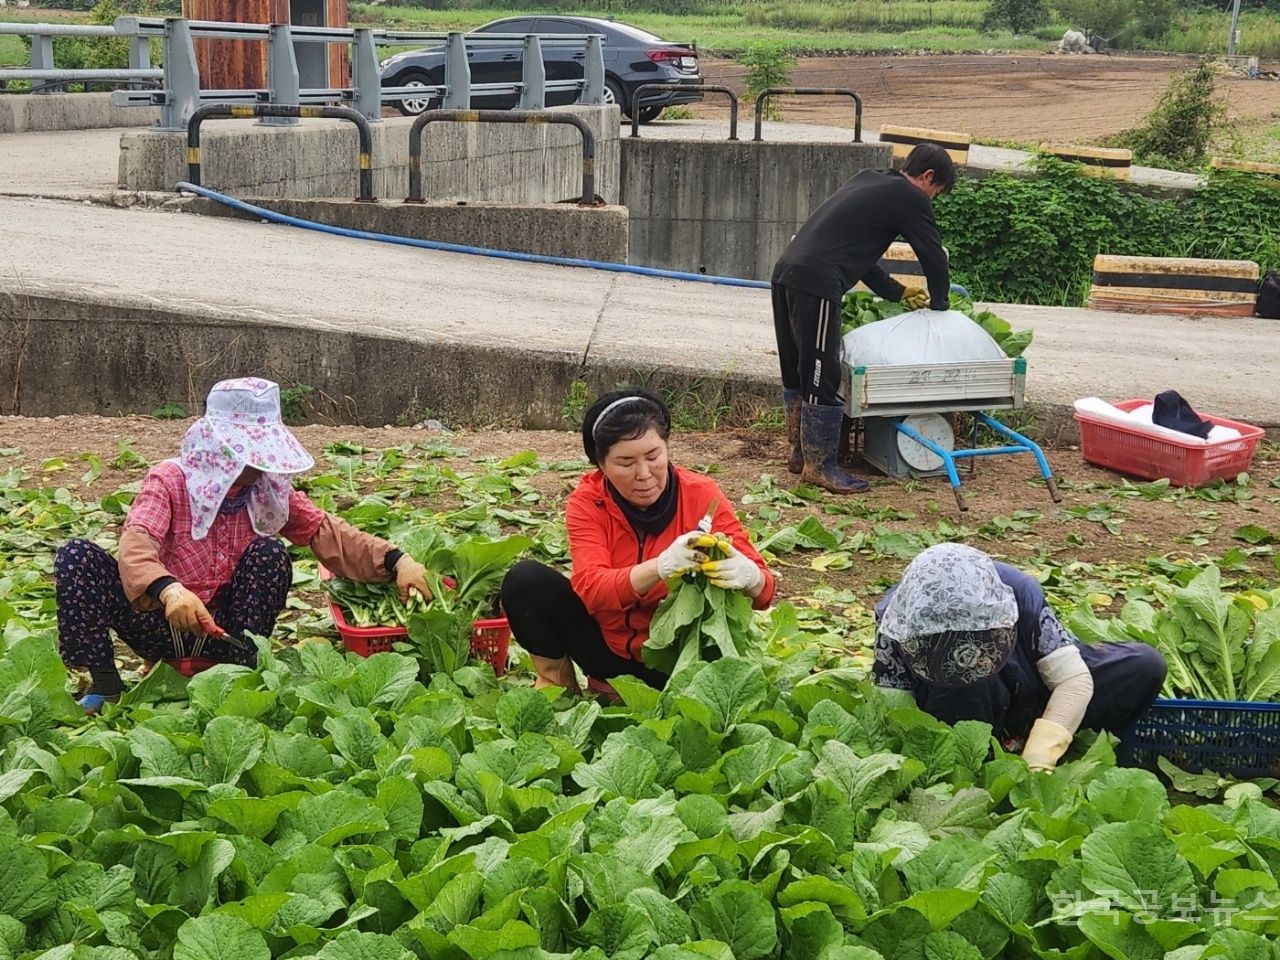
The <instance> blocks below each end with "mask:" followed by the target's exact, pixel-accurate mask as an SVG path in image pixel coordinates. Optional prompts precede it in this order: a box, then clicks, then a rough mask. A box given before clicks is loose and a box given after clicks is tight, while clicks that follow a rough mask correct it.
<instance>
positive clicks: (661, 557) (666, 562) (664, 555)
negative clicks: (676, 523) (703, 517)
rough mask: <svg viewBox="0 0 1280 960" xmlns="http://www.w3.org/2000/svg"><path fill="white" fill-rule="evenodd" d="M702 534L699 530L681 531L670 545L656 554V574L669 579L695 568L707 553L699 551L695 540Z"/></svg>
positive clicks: (704, 558)
mask: <svg viewBox="0 0 1280 960" xmlns="http://www.w3.org/2000/svg"><path fill="white" fill-rule="evenodd" d="M702 536H704V534H703V533H702V531H701V530H691V531H690V532H689V533H682V534H680V536H678V537H676V538H675V540H674V541H672V543H671V546H669V547H667V549H665V550H663V551H662V552H661V553H660V554H658V576H659V577H661V578H662V579H663V580H670V579H671V578H672V577H678V576H680V574H682V573H688V572H689V571H690V570H697V569H698V567H699V566H700V565H701V564H702V562H703V561H704V560H706V559H707V555H706V554H705V553H702V552H701V551H699V550H698V549H697V547H696V545H695V543H696V541H697V540H698V539H699V538H700V537H702Z"/></svg>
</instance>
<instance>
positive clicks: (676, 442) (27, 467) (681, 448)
mask: <svg viewBox="0 0 1280 960" xmlns="http://www.w3.org/2000/svg"><path fill="white" fill-rule="evenodd" d="M190 422H191V421H187V420H158V419H153V418H149V417H124V418H119V419H112V418H104V417H87V416H70V417H55V418H14V417H0V448H4V453H5V455H4V456H0V472H7V471H8V470H10V469H13V468H20V469H22V470H23V471H24V472H25V474H26V479H25V480H24V481H23V484H22V485H23V486H67V487H71V488H73V490H74V492H75V495H76V496H77V497H88V498H92V497H101V496H105V495H106V494H108V493H110V492H111V491H113V490H114V489H116V487H118V486H120V485H122V484H126V483H131V482H135V481H137V480H139V479H140V477H141V474H142V470H141V468H137V467H135V468H130V469H124V470H120V469H114V468H112V467H111V466H110V461H111V460H112V459H113V458H115V457H116V456H117V454H118V452H119V449H120V444H122V443H127V444H128V447H129V448H130V449H132V450H133V451H134V452H136V453H137V454H139V455H141V456H142V457H145V458H146V459H147V460H149V461H152V462H155V461H157V460H161V459H164V458H166V457H171V456H173V455H175V453H176V451H177V449H178V446H179V444H180V443H181V440H182V436H183V434H184V433H185V431H186V429H187V427H188V425H189V424H190ZM294 429H295V431H296V433H297V435H298V437H299V439H300V440H301V441H302V443H303V444H304V445H305V446H306V447H307V448H308V449H309V450H311V451H312V452H313V453H315V454H317V457H318V455H319V452H320V451H321V450H322V449H323V448H324V447H325V446H326V445H327V444H330V443H333V442H336V441H345V442H348V443H356V444H360V445H363V446H365V447H366V448H369V449H380V448H385V447H394V446H399V445H401V444H406V443H426V442H431V441H438V440H441V439H444V440H446V441H447V442H448V444H449V445H450V446H451V447H453V448H457V449H458V450H459V451H462V452H460V454H459V456H458V457H456V458H454V461H455V462H454V464H453V465H455V466H456V467H457V468H458V469H460V470H464V471H465V470H468V469H471V470H472V471H474V469H475V463H476V462H477V461H483V460H485V459H486V458H505V457H507V456H510V455H511V454H513V453H516V452H519V451H522V450H534V451H536V452H537V453H538V455H539V457H540V458H541V459H542V461H543V462H545V463H553V462H557V461H567V460H575V459H580V458H581V457H582V447H581V441H580V439H579V437H578V435H577V434H574V433H567V432H555V431H463V432H458V433H446V434H442V433H437V432H433V431H427V430H424V429H419V428H401V427H383V428H361V427H346V426H343V427H334V426H321V425H309V426H300V427H296V428H294ZM671 447H672V457H673V459H674V460H675V462H677V463H680V464H682V465H685V466H690V467H694V468H696V469H701V470H705V471H709V472H711V473H712V475H713V476H714V477H715V479H716V481H717V482H718V483H719V484H720V485H721V486H722V487H723V488H724V490H725V492H726V493H727V494H728V496H729V497H730V498H731V499H732V500H733V501H734V503H735V504H736V505H738V507H739V510H740V512H742V513H759V512H760V511H762V510H763V509H766V508H767V507H768V506H773V507H776V508H778V509H779V511H780V514H781V516H780V517H779V518H778V519H777V520H776V521H774V522H773V523H772V525H773V526H775V527H777V526H783V525H785V524H794V523H798V522H799V521H800V520H801V519H803V517H804V516H805V515H806V514H807V513H813V514H816V515H818V516H819V517H820V518H822V519H823V520H824V522H826V523H827V524H828V525H829V526H830V525H834V524H836V523H842V524H844V535H845V536H846V537H848V536H850V535H852V534H855V533H857V532H860V531H861V532H865V533H867V534H868V535H876V534H884V533H903V534H906V535H908V536H912V535H920V536H924V537H925V538H929V537H932V538H933V539H950V538H963V539H967V540H968V541H969V542H971V543H973V544H974V545H975V546H979V547H980V548H982V549H984V550H987V551H988V552H989V553H992V554H994V555H997V556H1000V557H1002V558H1005V559H1008V560H1009V561H1010V562H1014V563H1017V562H1019V561H1030V560H1032V559H1033V558H1035V561H1036V562H1037V563H1040V564H1044V563H1053V564H1055V565H1067V564H1071V563H1076V562H1080V563H1084V564H1098V565H1109V564H1116V565H1125V566H1130V565H1132V566H1133V567H1138V568H1140V567H1142V566H1143V565H1144V564H1145V563H1146V562H1147V559H1148V558H1150V557H1153V556H1163V555H1172V556H1176V557H1195V556H1220V555H1222V554H1224V553H1226V552H1227V551H1229V550H1232V549H1233V548H1243V547H1246V546H1247V544H1245V543H1244V542H1242V541H1241V540H1239V539H1237V538H1236V537H1234V536H1233V534H1234V533H1235V532H1236V531H1237V530H1239V529H1240V528H1241V527H1245V526H1248V525H1252V526H1255V527H1259V528H1262V529H1263V530H1266V531H1270V532H1271V533H1272V534H1273V535H1276V536H1280V509H1278V508H1277V502H1280V490H1277V489H1276V488H1277V487H1280V450H1277V448H1276V447H1274V446H1271V445H1267V444H1265V443H1264V445H1263V446H1262V447H1261V448H1260V449H1259V451H1258V454H1257V456H1256V457H1255V459H1254V463H1253V465H1252V467H1251V483H1250V486H1249V488H1248V489H1247V490H1246V491H1245V492H1243V493H1241V492H1240V491H1239V490H1238V488H1236V487H1235V486H1234V485H1231V486H1230V487H1228V488H1226V489H1225V490H1224V489H1222V488H1219V489H1218V490H1216V491H1201V492H1200V493H1199V494H1191V493H1188V492H1181V493H1178V492H1172V491H1171V492H1169V493H1168V495H1167V496H1164V497H1162V498H1161V499H1153V500H1147V499H1142V498H1140V497H1138V496H1136V494H1133V491H1132V489H1130V491H1129V492H1130V494H1133V495H1130V496H1125V491H1124V490H1123V489H1122V488H1123V485H1124V481H1123V480H1122V479H1121V478H1120V477H1118V476H1117V475H1115V474H1113V473H1111V472H1109V471H1106V470H1103V469H1100V468H1096V467H1093V466H1090V465H1088V464H1087V463H1085V462H1084V461H1083V459H1082V458H1081V455H1080V452H1079V451H1078V450H1077V449H1076V448H1074V447H1061V448H1057V449H1049V450H1047V451H1046V452H1047V454H1048V456H1049V460H1050V463H1051V465H1052V467H1053V469H1054V472H1055V475H1056V477H1057V480H1058V483H1059V485H1060V487H1061V489H1062V497H1063V499H1062V502H1061V503H1060V504H1054V503H1053V502H1052V501H1051V500H1050V497H1049V494H1048V491H1047V490H1046V489H1045V487H1044V485H1043V483H1041V482H1040V481H1039V479H1038V476H1037V475H1036V471H1035V466H1034V463H1033V461H1032V459H1031V458H1030V457H1026V456H1019V457H1016V458H1007V457H999V458H992V459H989V460H985V461H983V462H981V463H980V464H979V465H978V467H977V473H976V475H975V476H973V477H969V476H968V475H967V473H963V474H962V480H963V489H964V492H965V495H966V498H967V500H968V503H969V510H968V511H967V512H966V513H961V512H960V511H959V510H958V509H957V507H956V503H955V501H954V499H953V498H952V496H951V493H950V490H949V488H948V486H947V484H946V481H945V479H944V478H931V479H923V480H893V479H889V478H886V477H884V476H883V475H881V474H879V473H878V472H877V471H875V470H874V469H873V468H871V467H869V466H868V465H867V464H865V463H862V462H860V461H859V462H858V464H857V465H856V467H855V471H856V472H858V473H859V474H860V475H862V476H864V477H866V478H867V479H869V480H871V481H872V489H871V491H870V492H869V493H868V494H867V495H865V496H863V497H861V498H838V497H831V496H819V497H817V498H816V499H813V500H812V501H808V500H793V499H792V498H789V497H787V496H786V494H785V493H783V494H782V495H780V496H773V497H762V496H761V495H760V494H759V493H757V495H756V496H755V497H751V496H749V494H750V492H751V489H752V488H753V487H754V488H758V485H759V482H760V479H761V476H762V475H764V474H771V475H773V477H774V479H775V480H776V486H777V488H779V489H780V490H782V491H791V490H795V488H797V486H798V483H797V482H796V478H794V477H792V476H790V475H789V474H788V473H787V472H786V469H785V467H784V466H783V462H784V461H785V458H786V449H785V440H784V437H783V436H782V435H781V433H780V432H778V431H774V430H751V429H742V430H720V431H717V432H702V433H680V434H677V435H676V436H674V437H673V438H672V443H671ZM86 453H87V454H94V455H96V456H97V457H98V458H99V459H100V460H101V461H102V463H103V464H104V469H103V471H102V473H101V475H100V476H99V477H98V479H97V480H95V481H94V482H93V483H92V484H91V485H90V486H89V487H88V488H87V489H86V488H85V487H84V486H83V484H82V482H81V474H82V473H83V472H84V466H83V465H82V464H81V463H79V462H77V461H76V458H77V457H79V456H80V455H81V454H86ZM55 457H56V458H61V459H62V460H63V461H65V464H66V466H65V468H64V469H62V470H58V471H56V472H55V471H44V470H42V464H44V463H45V461H46V460H48V459H50V458H55ZM318 459H319V457H318ZM584 463H585V461H584ZM575 479H576V475H575V474H574V473H572V472H570V473H564V472H554V471H545V472H542V473H539V474H537V475H536V476H535V477H534V483H535V486H536V487H537V488H538V489H539V492H540V493H541V494H542V495H543V497H544V500H543V503H542V504H541V505H539V507H538V508H537V509H538V510H540V511H541V510H547V511H556V512H558V501H561V500H562V499H563V497H564V496H566V495H567V493H568V492H569V489H571V487H572V484H573V482H574V480H575ZM801 493H804V491H803V490H802V491H801ZM1241 497H1243V498H1245V499H1241ZM441 506H443V505H441ZM1090 508H1097V509H1096V511H1095V512H1094V513H1093V514H1092V516H1091V517H1086V516H1083V515H1078V514H1085V513H1087V512H1088V511H1089V509H1090ZM1108 523H1110V525H1111V529H1108V527H1107V524H1108ZM814 557H815V554H814V552H813V551H798V552H795V553H791V554H787V555H785V556H783V557H780V558H779V566H780V572H781V574H782V591H781V592H782V595H783V596H797V595H805V594H807V593H809V592H810V591H811V590H812V589H813V588H814V587H815V586H817V585H820V584H825V585H828V586H831V587H834V588H837V589H848V590H852V591H853V592H854V593H857V594H859V595H862V596H869V595H871V594H873V593H875V592H876V591H878V590H879V589H880V588H881V587H882V586H884V585H885V584H887V583H890V582H892V581H893V578H894V577H895V576H896V574H898V573H900V572H901V567H902V566H903V564H904V563H905V559H903V558H901V557H896V556H893V555H885V554H884V553H882V552H881V551H872V552H871V555H870V556H866V555H865V554H864V555H860V556H859V562H856V563H855V564H854V565H853V567H852V568H851V569H847V570H819V569H815V567H814V565H813V560H814ZM1242 563H1243V565H1242V566H1241V567H1240V568H1239V570H1240V572H1242V573H1244V572H1248V573H1249V574H1250V575H1252V577H1254V578H1260V579H1262V580H1264V581H1266V580H1270V581H1272V582H1274V581H1275V568H1274V566H1273V561H1272V558H1271V556H1270V554H1269V552H1267V551H1265V550H1263V551H1259V552H1258V554H1257V555H1256V556H1251V557H1249V558H1248V559H1247V560H1245V561H1243V562H1242Z"/></svg>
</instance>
